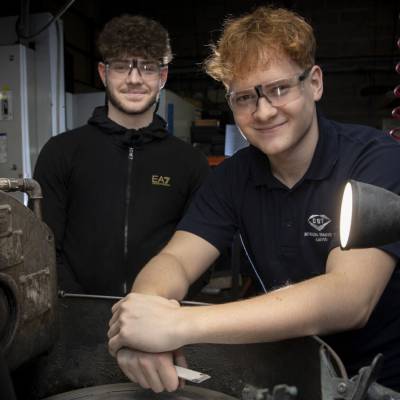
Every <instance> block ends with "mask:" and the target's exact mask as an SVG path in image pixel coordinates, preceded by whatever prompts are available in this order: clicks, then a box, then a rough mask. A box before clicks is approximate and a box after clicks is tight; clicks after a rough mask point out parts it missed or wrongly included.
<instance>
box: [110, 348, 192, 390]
mask: <svg viewBox="0 0 400 400" xmlns="http://www.w3.org/2000/svg"><path fill="white" fill-rule="evenodd" d="M117 362H118V365H119V367H120V368H121V370H122V372H123V373H124V374H125V375H126V376H127V377H128V378H129V379H130V380H131V381H132V382H135V383H138V384H139V385H140V386H141V387H143V388H145V389H151V390H153V391H154V392H156V393H160V392H162V391H164V390H166V391H168V392H172V391H175V390H176V389H178V387H182V386H183V385H184V381H183V380H179V378H178V376H177V373H176V369H175V367H174V363H175V364H176V365H179V366H181V367H186V366H187V364H186V360H185V357H184V355H183V352H182V351H180V350H177V351H175V352H173V353H172V352H166V353H143V352H140V351H135V350H130V349H127V348H123V349H120V350H119V351H118V353H117Z"/></svg>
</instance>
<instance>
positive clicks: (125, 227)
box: [34, 15, 208, 296]
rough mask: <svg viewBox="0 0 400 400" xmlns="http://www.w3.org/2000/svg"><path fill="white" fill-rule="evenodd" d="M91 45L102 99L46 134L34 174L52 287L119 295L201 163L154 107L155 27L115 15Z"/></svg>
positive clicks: (172, 223) (166, 51) (197, 177)
mask: <svg viewBox="0 0 400 400" xmlns="http://www.w3.org/2000/svg"><path fill="white" fill-rule="evenodd" d="M98 48H99V52H100V55H101V57H102V61H101V62H99V64H98V72H99V75H100V78H101V80H102V82H103V84H104V87H105V90H106V94H107V105H106V106H104V107H98V108H96V109H95V110H94V112H93V115H92V117H91V118H90V119H89V121H88V124H87V125H85V126H83V127H80V128H77V129H74V130H72V131H69V132H65V133H63V134H61V135H58V136H56V137H54V138H52V139H50V140H49V142H48V143H47V144H46V145H45V146H44V148H43V149H42V151H41V153H40V156H39V159H38V162H37V165H36V168H35V173H34V177H35V179H36V180H37V181H38V182H39V183H40V185H41V187H42V190H43V195H44V199H43V218H44V221H45V222H46V223H47V224H48V225H49V226H50V228H51V229H52V230H53V232H54V235H55V241H56V251H57V264H58V275H59V286H60V288H61V289H63V290H65V291H73V292H80V293H81V292H83V293H90V294H97V295H114V296H118V295H119V296H121V295H125V294H126V293H127V292H128V291H129V289H130V287H131V285H132V282H133V280H134V278H135V276H136V275H137V273H138V272H139V270H140V268H141V267H142V266H143V265H144V264H145V263H146V262H147V261H148V260H149V259H150V258H151V257H152V256H154V255H155V254H156V253H157V252H158V251H159V250H160V249H161V248H162V247H163V246H164V245H165V244H166V243H167V241H168V240H169V239H170V237H171V235H172V234H173V232H174V230H175V227H176V224H177V223H178V221H179V220H180V218H181V217H182V215H183V213H184V210H185V209H186V208H187V206H188V204H189V201H190V199H191V197H192V195H193V193H194V192H195V191H196V190H197V188H198V187H199V186H200V184H201V182H202V181H203V178H204V177H205V176H206V175H207V173H208V164H207V160H206V158H205V157H204V156H203V155H202V154H200V153H199V152H198V151H197V150H196V149H194V148H193V147H192V146H191V145H189V144H187V143H184V142H183V141H181V140H180V139H177V138H175V137H174V136H172V135H170V134H169V133H168V132H167V128H166V122H165V121H164V120H163V119H162V118H161V117H159V116H158V115H157V114H156V113H155V109H156V106H157V102H158V99H159V96H160V91H161V89H162V88H163V87H164V85H165V83H166V80H167V75H168V64H169V62H170V61H171V59H172V53H171V48H170V41H169V35H168V32H167V31H166V30H165V29H164V27H162V26H161V25H160V23H158V22H156V21H154V20H151V19H148V18H145V17H142V16H132V15H123V16H121V17H116V18H113V19H112V20H111V21H110V22H108V23H107V24H106V25H105V27H104V29H103V31H102V32H101V33H100V35H99V38H98Z"/></svg>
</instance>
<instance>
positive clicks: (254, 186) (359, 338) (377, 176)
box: [178, 117, 400, 390]
mask: <svg viewBox="0 0 400 400" xmlns="http://www.w3.org/2000/svg"><path fill="white" fill-rule="evenodd" d="M318 125H319V132H320V135H319V140H318V143H317V147H316V150H315V153H314V156H313V159H312V162H311V165H310V167H309V169H308V170H307V172H306V174H305V175H304V177H303V178H302V179H301V180H300V181H299V182H298V183H297V184H296V185H295V186H294V187H293V188H291V189H289V188H288V187H286V186H285V185H284V184H282V183H281V182H280V181H279V180H277V179H276V178H275V177H274V176H273V175H272V173H271V169H270V165H269V161H268V158H267V156H266V155H264V154H263V153H262V152H261V151H260V150H258V149H257V148H255V147H253V146H250V147H248V148H245V149H243V150H240V151H239V152H237V153H236V154H235V155H234V156H232V157H231V158H229V159H227V160H226V161H224V162H223V163H222V164H221V165H220V166H218V167H217V168H215V169H214V171H213V173H212V174H211V176H210V177H209V179H208V180H207V181H206V182H205V184H204V185H203V186H202V188H201V189H200V190H199V192H198V194H197V196H196V197H195V200H194V201H193V203H192V205H191V207H190V208H189V210H188V212H187V214H186V216H185V217H184V219H183V220H182V221H181V223H180V224H179V225H178V229H179V230H184V231H188V232H191V233H193V234H195V235H198V236H200V237H202V238H203V239H205V240H206V241H208V242H209V243H211V244H212V245H214V246H215V247H216V248H217V249H219V250H220V251H222V250H223V249H224V248H226V247H227V246H230V244H231V242H232V238H233V236H234V234H235V233H236V232H237V231H239V232H240V233H241V235H242V238H243V241H244V243H245V246H246V249H247V251H248V253H249V256H250V257H251V259H252V262H253V263H254V265H255V267H256V269H257V271H258V273H259V275H260V276H261V278H262V280H263V283H264V285H265V287H266V288H267V289H268V290H271V289H274V288H278V287H281V286H282V285H287V284H290V283H295V282H299V281H302V280H304V279H309V278H312V277H314V276H317V275H320V274H323V273H325V263H326V259H327V257H328V254H329V252H330V250H331V249H332V248H334V247H337V246H338V245H339V233H338V232H339V214H340V200H341V195H342V192H343V188H344V184H345V182H346V181H347V180H348V179H355V180H358V181H361V182H366V183H370V184H373V185H377V186H381V187H384V188H386V189H388V190H391V191H394V192H396V193H400V146H399V145H398V143H397V142H395V141H394V140H393V139H392V138H390V137H389V136H387V135H384V134H383V133H382V132H380V131H378V130H375V129H373V128H369V127H365V126H359V125H348V124H339V123H336V122H333V121H329V120H327V119H325V118H323V117H319V119H318ZM383 206H384V205H383ZM382 249H383V250H385V251H387V252H388V253H390V254H391V255H392V256H394V257H395V258H396V259H399V258H400V243H394V244H390V245H386V246H383V247H382ZM382 324H383V326H386V328H387V330H386V331H382ZM325 339H326V340H327V341H328V342H330V344H332V345H333V347H334V348H335V350H336V351H337V352H338V353H339V356H340V357H341V358H342V360H343V361H344V362H345V365H346V367H347V369H348V371H349V373H350V374H355V373H357V371H358V369H359V368H360V367H362V366H365V365H367V364H369V363H370V362H371V361H372V359H373V357H374V356H375V355H376V354H377V353H378V352H383V353H384V356H385V366H387V367H388V368H385V375H384V376H383V375H382V379H381V382H382V383H383V384H386V385H387V386H389V387H392V388H395V389H396V390H400V268H398V267H397V268H396V269H395V272H394V274H393V276H392V278H391V280H390V282H389V284H388V285H387V287H386V289H385V291H384V293H383V295H382V297H381V300H380V302H379V304H378V305H377V307H376V308H375V310H374V312H373V314H372V316H371V318H370V321H369V322H368V324H367V326H366V327H365V328H363V329H361V330H357V331H349V332H344V333H340V334H338V335H330V336H329V337H326V338H325Z"/></svg>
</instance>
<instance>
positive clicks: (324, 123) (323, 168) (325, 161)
mask: <svg viewBox="0 0 400 400" xmlns="http://www.w3.org/2000/svg"><path fill="white" fill-rule="evenodd" d="M318 131H319V137H318V142H317V147H316V149H315V152H314V156H313V159H312V161H311V164H310V167H309V168H308V170H307V172H306V174H305V175H304V177H303V178H302V179H301V181H300V182H299V183H298V184H300V183H301V182H302V181H304V180H322V179H325V178H326V177H328V176H329V174H330V173H331V171H332V169H333V167H334V165H335V164H336V161H337V159H338V152H339V144H338V135H337V132H336V130H335V128H334V127H333V126H332V124H331V122H330V121H329V120H327V119H326V118H324V117H323V116H321V115H320V114H318ZM250 155H251V159H252V162H251V171H252V177H253V180H254V183H255V185H256V186H259V185H267V186H268V187H270V188H277V187H282V188H284V187H285V186H284V185H283V184H282V183H281V182H279V181H278V180H277V179H276V178H275V177H274V176H273V175H272V172H271V167H270V164H269V161H268V157H267V156H266V155H265V154H264V153H263V152H262V151H261V150H259V149H257V148H256V147H254V146H250ZM298 184H297V185H296V186H298Z"/></svg>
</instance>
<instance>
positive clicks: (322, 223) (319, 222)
mask: <svg viewBox="0 0 400 400" xmlns="http://www.w3.org/2000/svg"><path fill="white" fill-rule="evenodd" d="M307 222H308V224H309V225H310V226H312V227H313V228H314V229H315V230H316V231H317V232H315V231H312V232H304V237H307V238H310V239H311V240H314V241H315V242H328V241H329V240H331V239H332V238H333V237H335V236H336V233H335V232H323V230H324V229H325V228H326V227H327V226H328V225H329V224H330V223H331V222H332V220H331V219H330V218H329V217H327V216H326V215H325V214H313V215H310V216H309V217H308V219H307Z"/></svg>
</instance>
